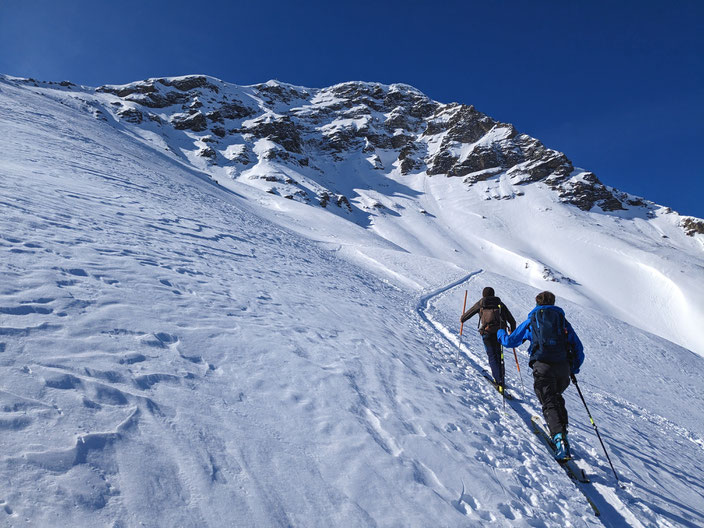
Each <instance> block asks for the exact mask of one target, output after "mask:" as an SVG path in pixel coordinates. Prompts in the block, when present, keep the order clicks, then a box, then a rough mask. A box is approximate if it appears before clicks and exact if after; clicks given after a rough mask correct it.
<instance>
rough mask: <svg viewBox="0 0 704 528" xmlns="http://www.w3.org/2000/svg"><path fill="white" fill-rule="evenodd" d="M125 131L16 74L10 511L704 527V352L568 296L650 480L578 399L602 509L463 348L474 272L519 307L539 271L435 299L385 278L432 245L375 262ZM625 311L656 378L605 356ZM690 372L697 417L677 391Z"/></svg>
mask: <svg viewBox="0 0 704 528" xmlns="http://www.w3.org/2000/svg"><path fill="white" fill-rule="evenodd" d="M17 98H19V99H17ZM18 100H19V101H22V104H21V105H18V104H17V101H18ZM77 108H78V109H77ZM123 132H124V131H123V130H122V129H121V128H120V125H119V124H115V125H114V127H112V126H107V127H106V126H105V124H104V123H103V122H102V121H97V120H95V119H94V117H93V116H92V113H91V112H88V113H86V112H85V111H84V110H82V107H81V105H80V104H78V103H76V102H75V101H71V100H69V99H61V98H53V99H49V98H47V97H45V96H44V95H42V94H41V93H40V92H35V91H33V90H31V89H29V90H25V89H19V88H17V87H15V86H12V85H10V84H8V83H0V142H2V144H1V145H0V146H2V150H3V152H4V158H3V160H2V162H1V163H0V191H1V193H0V209H1V211H2V214H1V215H0V227H1V228H2V229H1V230H0V261H1V263H2V267H0V270H1V272H0V276H1V278H2V280H1V281H0V373H1V376H0V404H1V405H0V430H1V432H2V438H3V440H2V442H3V451H2V454H0V477H2V478H0V498H2V500H0V516H1V515H4V516H5V517H4V518H0V523H1V524H2V525H6V526H60V525H63V526H69V525H71V526H95V525H106V526H113V527H122V526H125V527H126V526H136V525H144V526H194V527H195V526H222V525H223V522H224V521H223V520H224V519H226V521H225V523H226V524H228V525H236V526H321V527H323V526H324V527H327V526H345V527H348V526H419V527H421V526H468V527H470V526H482V525H491V526H534V527H539V526H550V527H552V526H555V527H557V526H580V527H581V526H601V525H605V526H622V525H630V526H641V525H642V526H663V527H669V526H698V525H701V524H702V523H704V516H703V514H702V508H701V504H702V503H703V502H702V499H703V498H704V490H703V489H702V485H701V484H700V483H701V482H704V474H702V471H703V469H702V465H703V464H701V463H699V464H697V463H696V462H697V461H701V460H702V451H703V450H704V448H703V447H702V429H701V427H700V426H697V424H698V423H700V420H699V417H701V413H702V410H701V407H702V406H704V405H700V404H701V403H702V396H701V395H700V394H699V393H698V392H697V390H696V387H694V388H692V383H691V380H692V379H697V378H696V376H698V375H699V376H700V375H701V374H700V373H701V372H702V365H701V363H702V362H701V358H698V357H693V358H691V359H687V358H689V356H687V355H686V354H685V353H684V352H682V351H681V349H679V348H677V347H674V346H668V345H667V344H666V342H664V341H662V340H657V339H655V338H651V337H649V336H647V335H644V334H642V333H641V332H640V331H637V330H633V329H630V327H627V325H621V324H619V323H617V322H613V321H612V320H609V319H606V318H603V317H600V316H599V314H594V313H593V312H590V311H588V310H586V309H585V310H581V311H580V310H577V308H576V307H573V306H570V307H569V308H568V315H570V318H571V314H572V313H575V317H576V320H573V323H575V322H576V323H578V324H577V327H578V330H579V329H580V328H583V329H585V330H584V332H580V335H581V336H584V337H585V342H586V343H587V344H589V345H590V347H591V348H589V349H588V353H589V354H591V355H589V356H588V363H587V364H586V365H585V368H584V374H583V375H584V382H583V384H582V387H583V390H584V391H585V396H586V397H587V398H588V401H589V403H590V406H591V407H592V413H593V414H594V416H595V418H596V420H597V422H598V423H599V426H600V430H601V432H602V435H603V436H604V439H605V441H606V443H607V445H608V447H609V449H610V452H611V454H612V458H613V459H614V462H615V465H616V469H617V471H619V475H620V476H621V478H622V480H623V481H624V483H625V485H626V489H625V490H617V489H615V488H614V482H613V477H612V475H611V474H610V469H609V467H608V465H607V463H606V461H605V459H604V458H603V455H602V454H601V452H600V451H599V450H598V444H597V443H596V439H595V438H593V433H592V430H591V427H588V426H586V425H585V423H586V422H584V416H583V412H582V413H581V414H580V410H579V409H580V407H579V406H580V405H581V403H580V402H579V401H577V400H575V395H574V394H572V393H570V394H568V395H567V397H568V408H569V409H570V412H571V416H572V417H573V418H572V423H573V424H574V425H573V433H572V434H573V435H574V436H573V438H574V441H575V445H576V446H577V452H578V453H579V455H580V456H581V457H582V459H583V462H584V464H585V468H586V470H587V471H588V472H589V473H590V476H591V477H592V479H593V484H591V485H590V486H591V487H593V491H591V489H589V490H587V489H585V490H584V493H589V494H590V495H589V496H590V497H591V498H592V499H593V500H594V501H595V502H596V503H597V505H598V506H599V507H600V509H602V515H601V517H599V518H597V517H595V516H594V515H593V514H592V513H591V509H590V507H589V505H588V504H587V503H586V501H585V500H584V497H583V495H582V494H580V493H576V490H575V485H574V484H573V483H572V482H571V481H570V480H569V478H568V477H567V476H566V475H565V474H564V472H562V471H561V470H560V468H559V467H557V466H556V464H555V463H554V462H553V461H552V460H550V456H549V454H548V453H547V451H546V450H545V449H544V448H542V446H541V445H540V444H539V442H538V441H537V439H534V438H533V436H532V433H531V432H530V428H529V427H527V426H526V419H527V420H528V423H529V421H530V415H531V413H534V412H535V410H534V409H533V408H532V407H531V406H530V405H529V404H528V401H530V398H531V395H530V394H526V395H525V400H526V401H525V402H514V403H513V404H510V407H511V409H513V411H514V412H509V414H508V415H504V414H503V413H502V411H501V400H500V397H499V396H498V394H497V393H496V391H495V390H494V389H492V388H491V387H490V386H489V385H488V384H487V383H486V382H485V381H484V380H483V379H481V377H480V376H478V375H477V372H478V371H479V370H481V369H483V368H484V367H483V365H484V359H483V358H484V355H483V349H482V347H481V341H480V340H479V339H478V338H477V336H476V335H474V334H473V333H470V332H467V335H466V337H465V344H463V346H462V351H463V353H464V355H463V356H462V358H461V360H460V361H459V362H457V361H456V360H455V351H456V347H457V341H456V339H455V337H454V334H453V333H452V332H451V331H450V328H453V327H454V325H453V323H454V324H456V320H457V319H458V318H457V314H458V312H459V308H460V306H459V305H457V306H456V304H458V302H459V300H460V299H459V296H458V297H457V298H455V297H452V294H453V293H454V292H455V291H456V290H457V289H458V288H459V287H460V286H462V285H465V284H466V285H468V288H470V289H472V292H473V293H475V292H476V291H480V290H481V288H480V287H479V285H478V284H477V283H478V278H479V277H481V278H482V279H485V278H486V280H490V281H493V282H494V283H496V284H497V286H500V288H497V290H500V289H505V290H509V291H513V292H514V293H513V294H512V295H513V298H508V299H506V300H507V302H509V304H510V306H511V307H512V310H514V315H516V317H517V318H518V317H519V313H525V308H527V306H526V305H525V304H521V302H522V301H521V299H531V298H532V296H534V291H535V290H533V289H530V288H528V287H525V286H517V285H515V284H514V283H511V282H509V281H507V280H504V279H501V278H497V277H496V276H492V275H491V274H489V273H487V272H486V271H483V272H481V271H474V272H472V273H471V274H469V275H464V276H463V277H461V278H459V279H457V280H454V281H449V282H448V283H447V284H446V285H445V286H442V287H440V288H437V289H433V290H432V291H430V292H429V293H424V294H422V295H420V298H419V297H418V292H417V290H414V289H411V288H410V287H409V288H408V289H403V288H399V287H396V286H393V285H391V284H388V283H387V282H385V280H383V279H381V280H380V278H379V277H378V276H377V275H376V274H377V273H379V274H380V275H381V276H382V277H384V275H385V273H384V271H383V270H399V269H402V270H403V273H405V274H406V275H405V279H406V282H407V283H408V284H423V283H425V282H427V281H426V276H427V275H426V274H427V273H428V272H427V271H426V270H425V269H420V268H421V267H423V266H427V265H429V264H428V263H429V262H430V260H429V259H428V260H424V261H423V262H422V263H421V264H417V265H416V269H414V268H413V265H412V264H409V263H408V262H409V261H408V258H407V257H406V256H404V255H403V254H401V252H398V254H397V255H395V256H396V258H397V259H398V260H394V259H393V258H391V257H390V256H388V255H386V254H384V253H383V252H381V251H373V250H372V249H369V248H365V253H364V258H363V259H361V260H355V259H354V258H350V260H352V261H353V262H357V263H360V262H361V265H355V264H351V263H350V262H348V261H346V260H345V259H341V258H338V257H337V256H336V252H332V251H328V250H326V249H324V247H321V245H320V244H317V243H314V242H311V241H310V240H307V239H306V238H304V237H302V236H298V235H296V234H293V233H292V232H291V231H289V230H287V229H283V228H280V227H277V226H276V225H274V224H272V223H270V222H268V221H267V220H264V219H262V217H261V216H258V215H257V214H255V213H253V212H252V208H251V207H249V206H248V205H247V204H246V203H244V201H243V199H242V198H241V197H238V196H237V195H235V194H233V193H229V192H226V191H224V190H223V189H219V188H217V187H215V186H214V185H212V184H211V183H209V182H207V181H204V180H203V178H202V175H199V174H196V173H194V172H193V171H189V170H186V169H184V168H183V167H180V166H179V165H178V164H176V163H174V162H173V160H170V159H168V158H165V157H160V156H158V155H156V154H155V153H154V151H153V150H150V149H147V148H145V147H144V146H143V145H141V144H139V143H138V142H135V141H134V140H133V139H132V138H131V137H129V136H128V135H126V134H124V133H123ZM350 253H353V252H350ZM404 258H406V260H404ZM374 259H379V261H378V262H376V263H375V262H373V261H374ZM365 262H366V263H365ZM403 266H405V268H404V267H403ZM433 269H435V268H433ZM437 269H438V270H441V269H443V268H442V266H440V265H438V267H437ZM447 269H451V270H454V269H456V267H455V268H453V267H451V266H448V267H447V268H445V271H447ZM380 270H381V271H380ZM393 273H400V272H399V271H394V272H393ZM448 280H449V279H448ZM402 282H403V281H402ZM437 282H441V281H440V280H437ZM514 306H516V308H514ZM571 320H572V318H571ZM579 325H582V326H579ZM607 325H608V330H609V335H618V336H621V337H620V338H615V337H614V338H612V339H614V340H616V342H619V343H621V342H637V344H638V346H637V348H638V349H639V351H640V353H641V354H643V357H645V359H647V360H648V361H647V362H646V365H644V367H643V368H648V367H647V363H648V362H652V365H653V366H652V371H647V372H648V373H649V374H650V375H651V377H649V378H646V379H648V380H649V384H648V386H647V388H645V389H642V390H636V389H634V388H629V390H630V392H628V391H627V390H626V389H625V388H624V389H623V390H621V388H620V387H619V385H618V382H617V381H614V379H613V378H610V377H609V373H608V369H609V365H611V364H610V363H608V364H607V363H606V362H604V361H597V358H598V357H603V354H605V353H606V352H608V351H611V350H613V348H614V342H613V341H608V340H607V339H606V338H604V337H603V335H602V334H604V333H605V332H604V331H603V330H601V329H603V328H605V327H607ZM602 339H604V340H605V342H604V343H603V344H601V343H600V340H602ZM618 339H621V340H620V341H619V340H618ZM633 346H634V347H636V345H633ZM600 354H602V355H601V356H600ZM661 356H666V358H665V359H659V358H660V357H661ZM669 358H674V359H676V360H681V361H683V362H684V365H685V366H684V367H683V368H682V370H683V372H678V371H677V369H671V370H667V369H666V368H664V367H663V365H664V361H665V360H667V359H669ZM683 358H684V359H683ZM520 359H521V360H522V363H524V364H526V367H524V371H523V372H524V381H525V382H526V388H527V389H528V390H530V389H529V386H530V379H529V374H527V372H526V371H527V370H528V369H527V359H526V357H525V353H524V352H522V351H521V356H520ZM617 359H618V358H617ZM627 359H629V358H625V359H624V360H623V361H626V360H627ZM614 361H616V359H615V360H614ZM658 361H660V362H661V363H658ZM604 365H606V366H604ZM619 365H621V364H620V363H619ZM510 367H511V364H509V365H507V371H508V372H509V373H510ZM658 371H660V372H661V374H662V375H661V377H659V378H658V377H653V376H652V375H653V374H654V372H658ZM685 371H688V372H685ZM596 373H598V375H597V374H596ZM675 378H676V379H678V380H680V381H679V383H681V385H674V386H675V387H676V389H677V391H678V392H680V393H682V394H685V395H686V396H687V397H688V398H689V399H690V400H691V402H692V405H693V408H692V409H691V410H690V411H689V412H688V416H687V415H683V411H682V406H681V404H679V403H678V402H677V401H674V402H670V401H660V400H661V399H662V398H661V396H662V394H663V391H665V390H666V389H667V388H669V387H671V386H673V383H675V382H671V381H670V380H672V379H675ZM699 379H700V378H699ZM628 381H630V382H631V384H632V385H634V386H635V385H637V384H638V383H641V382H642V378H639V377H636V376H635V375H634V376H633V377H631V378H628ZM634 391H635V392H634ZM687 391H690V392H687ZM514 392H517V391H516V390H515V389H514ZM678 413H679V414H678ZM580 420H581V421H580ZM602 422H603V423H602ZM617 427H618V428H619V430H617ZM2 512H4V514H3V513H2Z"/></svg>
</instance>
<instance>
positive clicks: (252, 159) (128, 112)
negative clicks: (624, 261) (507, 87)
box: [97, 76, 646, 211]
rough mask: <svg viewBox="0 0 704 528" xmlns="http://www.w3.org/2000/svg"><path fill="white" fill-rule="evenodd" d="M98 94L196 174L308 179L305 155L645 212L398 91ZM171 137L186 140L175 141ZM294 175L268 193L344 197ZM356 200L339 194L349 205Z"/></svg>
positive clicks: (147, 89) (519, 140)
mask: <svg viewBox="0 0 704 528" xmlns="http://www.w3.org/2000/svg"><path fill="white" fill-rule="evenodd" d="M97 92H98V93H104V94H112V95H114V96H116V97H118V98H119V101H118V100H113V101H111V102H110V105H109V106H108V108H109V109H111V110H112V113H113V115H114V116H115V118H116V119H119V120H125V121H127V122H128V123H130V124H133V125H141V126H142V128H147V129H150V130H152V131H155V132H157V133H158V134H159V135H160V136H162V138H163V140H164V141H165V143H166V144H167V146H168V147H169V148H170V150H175V151H179V150H180V151H181V152H182V153H183V154H185V155H186V156H188V157H189V158H190V159H191V160H192V163H193V164H194V165H195V166H197V167H198V168H199V169H202V170H206V171H208V172H222V171H224V172H226V173H227V175H228V176H229V177H231V178H238V179H240V178H241V179H243V180H245V181H246V180H247V176H249V177H251V176H252V174H251V172H250V171H251V169H252V167H255V166H257V165H260V164H261V163H262V162H265V161H274V160H275V161H277V162H279V163H281V164H283V165H285V166H287V167H288V168H290V169H291V170H293V171H296V172H301V167H308V170H303V171H302V172H303V173H309V172H313V171H314V170H315V168H316V164H315V163H313V164H310V161H311V159H313V160H315V159H319V158H322V157H326V158H331V159H332V160H334V161H340V160H342V159H345V160H354V159H355V158H356V159H357V160H358V162H359V164H360V165H361V166H365V161H366V164H367V165H370V167H369V168H372V169H375V170H379V171H382V174H384V173H389V172H391V171H398V172H400V174H402V175H408V174H417V173H424V174H427V175H428V176H434V175H446V176H448V177H460V178H462V179H463V181H464V182H465V183H466V184H467V185H473V184H475V183H477V182H480V181H487V180H493V181H497V180H499V179H501V178H502V177H505V178H506V179H507V180H508V182H509V183H510V184H511V185H512V186H514V188H515V189H516V192H514V193H513V194H512V197H517V196H522V195H523V193H522V192H521V191H520V187H521V186H523V185H526V184H531V183H536V182H541V183H544V184H545V185H547V186H548V187H549V188H550V189H552V190H553V191H555V193H556V194H557V196H558V197H559V199H560V200H562V201H564V202H565V203H569V204H572V205H575V206H577V207H579V208H580V209H582V210H585V211H588V210H591V209H593V208H594V207H599V208H600V209H601V210H602V211H618V210H627V209H630V208H632V207H643V206H646V203H645V202H643V201H637V200H635V199H633V198H631V197H628V196H627V195H624V194H623V193H618V192H616V191H614V190H613V189H610V188H608V187H606V186H604V185H603V184H602V182H601V181H599V179H598V178H597V177H596V176H595V175H594V174H593V173H590V172H586V171H576V170H575V168H574V166H573V165H572V162H571V161H570V160H569V159H568V158H567V156H565V155H564V154H563V153H560V152H557V151H555V150H552V149H549V148H547V147H545V146H544V145H543V144H542V143H541V142H540V141H539V140H537V139H535V138H531V137H530V136H528V135H526V134H521V133H519V132H518V131H517V130H516V129H515V128H514V127H513V126H512V125H510V124H506V123H500V122H497V121H495V120H493V119H491V118H490V117H488V116H487V115H485V114H482V113H481V112H479V111H477V110H476V109H475V108H474V107H473V106H471V105H470V106H467V105H461V104H457V103H453V104H441V103H438V102H436V101H432V100H431V99H429V98H428V97H427V96H425V95H424V94H423V93H421V92H420V91H419V90H417V89H415V88H413V87H411V86H409V85H405V84H392V85H383V84H380V83H369V82H346V83H340V84H337V85H334V86H331V87H328V88H323V89H309V88H304V87H300V86H294V85H290V84H286V83H282V82H280V81H274V80H271V81H268V82H267V83H263V84H256V85H252V86H246V87H240V86H236V85H232V84H227V83H223V82H222V81H220V80H218V79H214V78H212V77H207V76H184V77H170V78H162V79H149V80H146V81H140V82H135V83H130V84H127V85H122V86H112V85H108V86H102V87H100V88H98V89H97ZM157 110H158V111H157ZM145 121H146V123H145ZM155 127H162V129H161V130H154V129H155ZM174 130H176V131H182V133H181V135H180V136H176V137H173V134H172V132H173V131H174ZM169 131H171V132H169ZM261 140H266V141H267V143H266V145H264V144H263V143H262V142H261ZM189 143H190V144H191V148H190V149H189V148H187V145H188V144H189ZM203 143H207V144H208V146H207V147H204V146H203ZM258 143H259V146H258V147H257V144H258ZM233 145H242V147H241V148H237V149H236V150H237V152H238V155H237V156H236V157H235V158H234V159H233V158H232V157H231V156H229V155H228V152H230V153H231V152H232V147H233ZM198 158H202V160H200V161H199V160H198ZM382 159H383V160H385V162H382ZM256 172H257V176H260V175H261V174H260V171H256ZM245 173H246V175H245V178H242V176H243V174H245ZM272 177H273V176H272ZM255 179H256V178H255ZM292 179H293V180H295V182H296V183H286V182H285V181H284V182H278V183H279V184H278V185H269V186H268V188H267V189H266V190H267V191H268V192H272V193H276V194H280V195H282V196H286V197H291V198H293V199H295V200H299V201H303V202H306V203H315V202H318V203H320V202H321V201H323V202H324V201H325V200H324V199H322V200H321V196H325V195H339V194H340V193H339V192H338V191H337V190H336V189H335V188H333V186H329V185H327V184H324V183H323V182H321V181H319V180H318V181H315V180H317V179H316V178H315V175H314V172H313V174H302V175H301V177H299V178H292ZM264 180H265V181H267V182H269V183H272V182H273V181H274V180H272V179H271V178H269V180H267V179H266V178H264ZM306 180H314V181H313V182H311V181H306ZM355 198H357V197H355V196H345V199H346V201H347V202H349V203H351V204H353V205H352V207H353V208H354V201H355Z"/></svg>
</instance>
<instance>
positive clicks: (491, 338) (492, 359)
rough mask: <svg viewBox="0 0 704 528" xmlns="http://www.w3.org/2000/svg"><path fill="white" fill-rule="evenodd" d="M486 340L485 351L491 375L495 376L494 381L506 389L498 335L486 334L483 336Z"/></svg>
mask: <svg viewBox="0 0 704 528" xmlns="http://www.w3.org/2000/svg"><path fill="white" fill-rule="evenodd" d="M482 339H483V340H484V349H485V350H486V356H487V358H488V359H489V368H491V375H492V376H494V381H495V382H496V383H497V384H498V385H501V386H502V387H505V386H506V385H505V380H504V366H503V362H502V361H501V345H500V344H499V341H498V340H497V339H496V334H486V335H484V336H482Z"/></svg>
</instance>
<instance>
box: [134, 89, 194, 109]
mask: <svg viewBox="0 0 704 528" xmlns="http://www.w3.org/2000/svg"><path fill="white" fill-rule="evenodd" d="M188 99H189V96H188V94H185V93H179V92H166V93H164V94H162V93H159V92H155V93H150V94H148V95H146V96H138V95H134V94H132V95H131V96H130V97H129V98H128V100H129V101H132V102H135V103H139V104H141V105H144V106H146V107H148V108H166V107H167V106H172V105H176V104H183V103H185V102H187V101H188Z"/></svg>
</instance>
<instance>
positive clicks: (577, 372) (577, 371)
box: [572, 367, 579, 376]
mask: <svg viewBox="0 0 704 528" xmlns="http://www.w3.org/2000/svg"><path fill="white" fill-rule="evenodd" d="M575 374H579V367H577V368H574V367H572V376H574V375H575Z"/></svg>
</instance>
